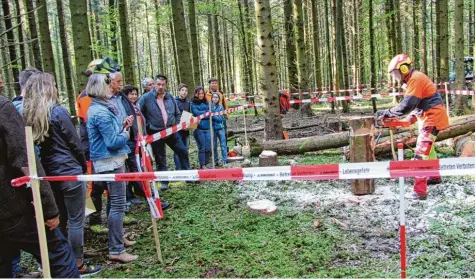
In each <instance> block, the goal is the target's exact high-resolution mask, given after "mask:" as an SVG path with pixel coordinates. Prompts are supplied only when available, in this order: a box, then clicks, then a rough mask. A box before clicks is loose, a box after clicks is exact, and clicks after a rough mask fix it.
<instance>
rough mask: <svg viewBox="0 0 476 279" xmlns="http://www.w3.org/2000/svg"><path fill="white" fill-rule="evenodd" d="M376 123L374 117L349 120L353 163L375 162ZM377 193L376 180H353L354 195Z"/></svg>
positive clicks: (350, 158)
mask: <svg viewBox="0 0 476 279" xmlns="http://www.w3.org/2000/svg"><path fill="white" fill-rule="evenodd" d="M374 123H375V119H374V117H373V116H367V117H359V118H352V119H350V120H349V126H350V141H349V144H350V157H349V161H350V162H351V163H358V162H374V161H375V154H374V146H375V136H374V132H375V131H374V130H375V127H374ZM374 191H375V180H374V179H355V180H352V193H353V194H354V195H367V194H372V193H373V192H374Z"/></svg>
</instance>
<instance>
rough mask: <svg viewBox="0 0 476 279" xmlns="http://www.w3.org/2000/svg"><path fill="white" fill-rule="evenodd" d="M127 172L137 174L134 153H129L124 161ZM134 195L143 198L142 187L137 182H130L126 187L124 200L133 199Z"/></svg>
mask: <svg viewBox="0 0 476 279" xmlns="http://www.w3.org/2000/svg"><path fill="white" fill-rule="evenodd" d="M126 165H127V172H138V171H139V169H138V168H137V161H136V157H135V155H134V153H129V154H128V156H127V159H126ZM136 195H138V196H141V197H145V194H144V191H143V190H142V186H141V184H140V183H139V182H138V181H130V182H128V183H127V187H126V200H127V201H130V200H133V199H135V197H136Z"/></svg>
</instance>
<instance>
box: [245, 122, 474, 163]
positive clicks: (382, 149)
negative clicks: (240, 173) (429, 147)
mask: <svg viewBox="0 0 476 279" xmlns="http://www.w3.org/2000/svg"><path fill="white" fill-rule="evenodd" d="M451 123H452V124H451V125H450V127H448V128H447V129H445V130H443V131H440V134H439V135H438V138H437V141H441V140H445V139H448V138H454V137H456V136H459V135H464V134H466V133H468V132H471V131H473V132H474V115H471V116H464V117H458V118H456V119H452V121H451ZM376 133H377V131H375V132H374V135H376ZM417 134H418V127H417V126H416V125H414V126H412V127H410V128H405V129H398V130H397V131H396V132H395V136H396V138H397V137H398V138H402V139H403V140H404V143H405V144H408V145H410V146H412V144H413V146H415V144H416V137H415V135H417ZM385 135H388V129H384V130H382V137H385ZM349 137H350V135H349V132H340V133H332V134H327V135H324V136H315V137H308V138H299V139H288V140H271V141H264V142H263V141H259V140H257V139H254V138H250V144H251V155H252V156H258V155H259V154H260V153H261V152H262V151H263V150H271V151H275V152H276V153H278V155H293V154H303V153H306V152H313V151H319V150H326V149H331V148H338V147H343V146H347V145H349ZM386 141H387V139H386V138H382V139H381V140H380V143H379V144H377V146H376V148H375V155H378V154H385V153H389V152H390V151H391V148H390V141H389V140H388V142H386ZM412 141H413V143H412ZM387 144H388V146H387ZM396 146H397V145H395V147H396Z"/></svg>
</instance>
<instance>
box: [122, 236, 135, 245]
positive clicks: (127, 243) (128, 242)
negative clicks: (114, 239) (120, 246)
mask: <svg viewBox="0 0 476 279" xmlns="http://www.w3.org/2000/svg"><path fill="white" fill-rule="evenodd" d="M122 243H124V246H125V247H131V246H133V245H134V244H136V243H137V241H132V240H129V239H127V238H125V237H124V238H122Z"/></svg>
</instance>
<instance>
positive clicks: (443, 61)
mask: <svg viewBox="0 0 476 279" xmlns="http://www.w3.org/2000/svg"><path fill="white" fill-rule="evenodd" d="M437 2H438V3H439V10H438V21H439V29H440V37H439V38H438V41H439V42H440V61H439V62H440V67H439V68H440V71H439V73H440V80H442V81H443V80H448V77H449V64H448V63H449V54H448V42H449V35H448V1H437Z"/></svg>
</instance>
